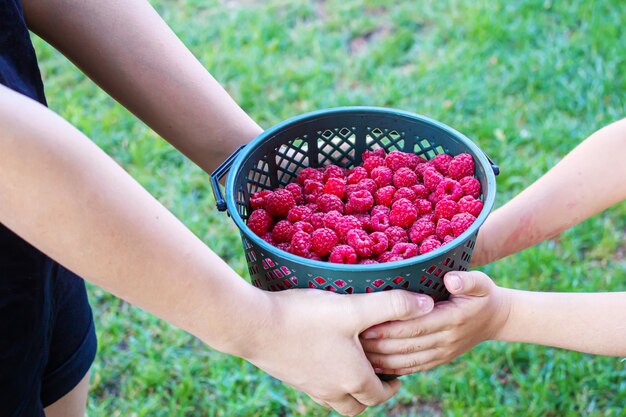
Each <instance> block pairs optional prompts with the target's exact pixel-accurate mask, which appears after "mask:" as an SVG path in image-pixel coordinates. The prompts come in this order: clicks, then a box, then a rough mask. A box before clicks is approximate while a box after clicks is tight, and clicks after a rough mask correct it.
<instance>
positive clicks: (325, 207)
mask: <svg viewBox="0 0 626 417" xmlns="http://www.w3.org/2000/svg"><path fill="white" fill-rule="evenodd" d="M317 209H318V210H319V211H321V212H322V213H328V212H329V211H332V210H336V211H338V212H339V213H343V201H341V199H340V198H339V197H337V196H336V195H334V194H322V195H320V196H319V197H317Z"/></svg>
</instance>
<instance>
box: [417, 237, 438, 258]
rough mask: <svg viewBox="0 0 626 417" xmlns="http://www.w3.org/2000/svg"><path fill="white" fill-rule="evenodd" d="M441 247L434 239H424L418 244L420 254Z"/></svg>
mask: <svg viewBox="0 0 626 417" xmlns="http://www.w3.org/2000/svg"><path fill="white" fill-rule="evenodd" d="M440 247H441V242H440V241H438V240H436V239H426V240H425V241H423V242H422V244H421V245H420V255H422V254H424V253H428V252H430V251H433V250H435V249H437V248H440Z"/></svg>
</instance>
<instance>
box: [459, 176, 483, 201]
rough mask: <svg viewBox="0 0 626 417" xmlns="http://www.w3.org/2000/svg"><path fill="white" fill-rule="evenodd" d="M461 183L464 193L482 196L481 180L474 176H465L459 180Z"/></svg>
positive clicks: (475, 196) (476, 196)
mask: <svg viewBox="0 0 626 417" xmlns="http://www.w3.org/2000/svg"><path fill="white" fill-rule="evenodd" d="M459 184H461V187H462V188H463V194H465V195H469V196H472V197H474V198H478V197H480V192H481V187H480V181H478V180H477V179H476V178H474V177H463V178H461V179H460V180H459Z"/></svg>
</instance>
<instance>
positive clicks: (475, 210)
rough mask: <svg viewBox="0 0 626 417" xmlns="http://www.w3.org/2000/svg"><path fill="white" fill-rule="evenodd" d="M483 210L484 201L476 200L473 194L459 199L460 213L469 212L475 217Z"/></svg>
mask: <svg viewBox="0 0 626 417" xmlns="http://www.w3.org/2000/svg"><path fill="white" fill-rule="evenodd" d="M482 210H483V202H482V201H480V200H476V199H475V198H474V197H472V196H469V195H467V196H465V197H463V198H462V199H460V200H459V213H469V214H471V215H472V216H474V217H478V215H479V214H480V212H481V211H482Z"/></svg>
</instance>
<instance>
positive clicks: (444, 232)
mask: <svg viewBox="0 0 626 417" xmlns="http://www.w3.org/2000/svg"><path fill="white" fill-rule="evenodd" d="M435 232H436V233H437V237H438V238H439V239H442V240H443V239H445V237H446V236H451V235H452V234H453V231H452V223H451V222H450V220H448V219H439V220H437V228H436V229H435Z"/></svg>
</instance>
